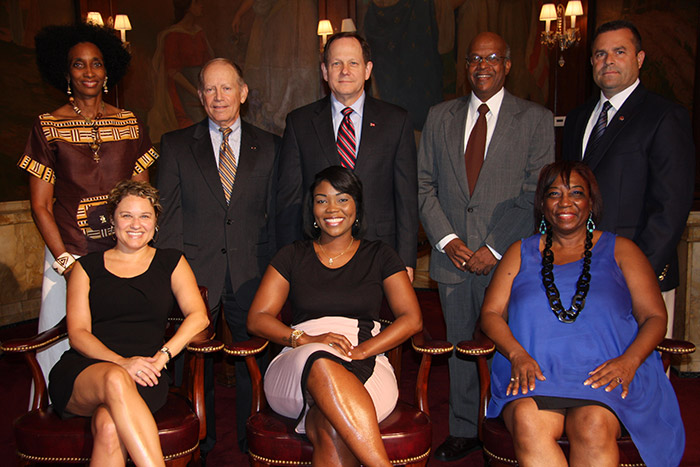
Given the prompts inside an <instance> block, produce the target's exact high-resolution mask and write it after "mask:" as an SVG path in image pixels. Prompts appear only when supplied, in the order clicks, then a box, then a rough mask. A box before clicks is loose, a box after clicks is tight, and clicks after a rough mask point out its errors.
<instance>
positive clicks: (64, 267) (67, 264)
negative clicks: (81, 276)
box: [52, 251, 75, 275]
mask: <svg viewBox="0 0 700 467" xmlns="http://www.w3.org/2000/svg"><path fill="white" fill-rule="evenodd" d="M74 263H75V258H74V257H73V255H71V254H70V253H68V252H67V251H64V252H63V253H61V254H60V255H58V258H56V261H54V262H53V265H52V267H53V270H54V271H56V272H57V273H59V274H60V275H63V274H65V272H66V271H68V270H69V269H70V268H72V267H73V264H74Z"/></svg>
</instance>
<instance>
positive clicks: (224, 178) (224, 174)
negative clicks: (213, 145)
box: [219, 128, 238, 204]
mask: <svg viewBox="0 0 700 467" xmlns="http://www.w3.org/2000/svg"><path fill="white" fill-rule="evenodd" d="M219 131H220V132H221V133H222V139H221V149H219V177H221V185H222V186H223V187H224V195H226V204H228V203H229V201H231V192H232V191H233V182H234V181H235V180H236V170H237V169H238V166H237V165H236V159H235V158H234V157H233V151H232V150H231V146H230V145H229V144H228V137H229V136H230V135H231V132H232V131H233V130H232V129H230V128H219Z"/></svg>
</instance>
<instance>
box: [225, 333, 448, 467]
mask: <svg viewBox="0 0 700 467" xmlns="http://www.w3.org/2000/svg"><path fill="white" fill-rule="evenodd" d="M267 345H268V342H267V341H266V340H264V339H260V338H253V339H251V340H249V341H246V342H237V343H234V344H233V345H230V346H226V348H225V349H224V352H226V353H227V354H229V355H233V356H238V357H245V360H246V364H247V366H248V370H249V371H250V374H251V379H252V382H253V407H252V411H251V412H252V415H251V416H250V418H249V419H248V423H247V425H246V432H247V435H248V446H249V449H250V451H249V456H250V465H251V466H254V467H259V466H281V465H285V466H289V465H311V455H312V453H313V446H312V445H311V443H310V442H309V441H308V440H307V439H306V438H305V437H302V436H300V435H298V434H297V433H295V431H294V427H295V425H296V421H295V420H292V419H290V418H285V417H282V416H281V415H278V414H276V413H275V412H273V411H272V409H270V408H269V407H267V406H266V403H265V396H264V394H263V388H262V379H261V376H260V370H259V369H258V365H257V362H256V360H255V355H256V354H258V353H260V352H261V351H262V350H264V349H265V347H267ZM412 346H413V349H414V350H415V351H417V352H419V353H420V354H422V359H421V364H420V368H419V370H418V375H417V378H416V379H417V383H416V392H415V406H412V405H410V404H407V403H405V402H402V401H399V402H398V404H397V406H396V408H395V409H394V411H393V412H392V413H391V414H390V415H389V417H387V418H386V419H385V420H384V421H382V422H381V423H380V424H379V430H380V432H381V434H382V440H383V441H384V446H385V447H386V450H387V453H388V454H389V459H390V460H391V461H392V464H394V465H417V466H425V465H426V463H427V462H428V457H429V456H430V446H431V443H432V424H431V421H430V416H429V412H428V375H429V373H430V365H431V363H432V356H433V355H442V354H447V353H450V352H452V349H453V346H452V344H450V343H449V342H444V341H432V340H431V341H429V340H425V339H424V338H423V335H422V333H419V334H417V335H416V336H414V337H413V339H412ZM399 353H400V347H397V348H395V349H393V350H392V351H390V352H388V353H387V357H388V358H389V361H390V362H391V364H392V366H393V367H394V368H397V369H398V368H400V367H401V362H400V361H399V360H400V356H399Z"/></svg>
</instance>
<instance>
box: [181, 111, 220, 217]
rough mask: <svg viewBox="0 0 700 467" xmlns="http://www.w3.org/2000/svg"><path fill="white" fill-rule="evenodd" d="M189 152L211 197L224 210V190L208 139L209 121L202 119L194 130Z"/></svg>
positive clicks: (209, 139)
mask: <svg viewBox="0 0 700 467" xmlns="http://www.w3.org/2000/svg"><path fill="white" fill-rule="evenodd" d="M190 151H192V155H193V157H194V160H195V161H196V162H197V165H198V166H199V170H200V171H201V172H202V176H203V177H204V180H205V181H206V184H207V186H208V187H209V189H210V190H211V192H212V195H213V196H214V198H216V200H217V201H218V202H219V204H221V207H223V208H224V209H226V197H225V195H224V189H223V187H222V186H221V178H220V177H219V168H218V167H217V166H216V159H215V158H214V153H213V148H212V145H211V138H210V137H209V120H208V119H204V120H203V121H202V122H201V123H199V124H198V125H197V128H195V131H194V135H193V138H192V144H191V145H190Z"/></svg>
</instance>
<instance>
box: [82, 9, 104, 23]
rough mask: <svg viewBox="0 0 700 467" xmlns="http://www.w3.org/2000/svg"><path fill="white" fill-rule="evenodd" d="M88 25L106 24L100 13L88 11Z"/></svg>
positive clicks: (86, 20)
mask: <svg viewBox="0 0 700 467" xmlns="http://www.w3.org/2000/svg"><path fill="white" fill-rule="evenodd" d="M85 22H86V23H90V24H95V25H97V26H104V25H105V23H104V21H102V15H101V14H100V12H99V11H88V14H87V18H86V19H85Z"/></svg>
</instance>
